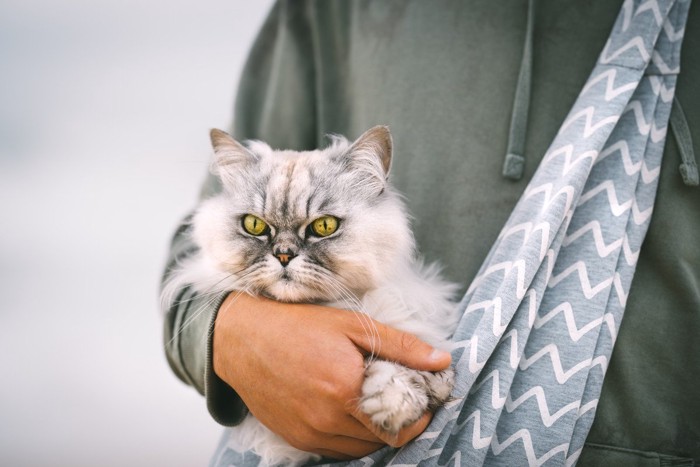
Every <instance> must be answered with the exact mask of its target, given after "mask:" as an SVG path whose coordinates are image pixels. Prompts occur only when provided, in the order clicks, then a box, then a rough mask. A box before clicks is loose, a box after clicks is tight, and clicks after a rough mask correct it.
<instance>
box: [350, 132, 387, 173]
mask: <svg viewBox="0 0 700 467" xmlns="http://www.w3.org/2000/svg"><path fill="white" fill-rule="evenodd" d="M392 148H393V143H392V141H391V133H390V132H389V127H387V126H384V125H378V126H375V127H372V128H370V129H369V130H367V131H365V132H364V133H362V135H361V136H360V137H359V138H357V140H356V141H355V142H354V143H352V146H350V150H349V154H350V157H351V158H353V159H354V160H355V161H356V162H358V163H362V164H368V163H369V164H372V165H375V166H377V164H378V167H379V168H381V171H382V175H383V178H384V179H386V178H387V177H388V176H389V168H390V167H391V152H392Z"/></svg>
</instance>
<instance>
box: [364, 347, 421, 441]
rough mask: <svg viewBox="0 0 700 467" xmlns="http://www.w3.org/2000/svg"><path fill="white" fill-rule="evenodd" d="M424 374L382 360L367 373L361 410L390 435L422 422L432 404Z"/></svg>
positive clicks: (372, 365)
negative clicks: (414, 423) (421, 419)
mask: <svg viewBox="0 0 700 467" xmlns="http://www.w3.org/2000/svg"><path fill="white" fill-rule="evenodd" d="M420 373H421V372H418V371H415V370H411V369H408V368H406V367H403V366H401V365H398V364H396V363H391V362H385V361H381V360H377V361H374V362H372V363H370V364H369V365H368V366H367V369H366V370H365V381H364V384H363V385H362V398H361V399H360V410H362V412H364V413H365V414H366V415H367V416H369V417H370V419H371V420H372V423H374V424H375V425H377V426H378V427H380V428H382V429H383V430H384V431H386V432H388V433H390V434H397V433H398V432H399V430H401V428H403V427H405V426H407V425H410V424H411V423H413V422H415V421H416V420H418V419H419V418H420V417H421V416H422V415H423V413H424V412H425V411H426V410H427V408H428V404H429V397H428V389H427V387H426V380H425V377H424V376H423V375H421V374H420Z"/></svg>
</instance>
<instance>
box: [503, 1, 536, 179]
mask: <svg viewBox="0 0 700 467" xmlns="http://www.w3.org/2000/svg"><path fill="white" fill-rule="evenodd" d="M534 29H535V0H529V1H528V5H527V29H526V31H525V46H524V48H523V59H522V61H521V62H520V73H519V74H518V83H517V85H516V88H515V98H514V99H513V111H512V113H511V118H510V131H509V134H508V148H507V150H506V157H505V160H504V161H503V176H504V177H505V178H509V179H511V180H520V179H521V178H522V177H523V172H524V170H525V139H526V136H527V117H528V111H529V109H530V90H531V89H530V88H531V86H530V82H531V78H532V36H533V34H534Z"/></svg>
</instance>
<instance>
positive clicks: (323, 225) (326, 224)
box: [311, 216, 338, 237]
mask: <svg viewBox="0 0 700 467" xmlns="http://www.w3.org/2000/svg"><path fill="white" fill-rule="evenodd" d="M311 230H312V231H313V233H315V234H316V235H318V236H319V237H327V236H329V235H331V234H333V233H334V232H335V231H336V230H338V218H337V217H333V216H323V217H319V218H318V219H316V220H315V221H313V222H312V223H311Z"/></svg>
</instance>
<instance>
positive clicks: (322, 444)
mask: <svg viewBox="0 0 700 467" xmlns="http://www.w3.org/2000/svg"><path fill="white" fill-rule="evenodd" d="M531 1H532V0H531ZM621 5H622V0H616V1H611V0H594V1H588V2H582V1H579V0H541V1H538V2H537V4H536V8H535V10H534V11H535V15H534V21H533V22H532V24H531V25H530V26H532V29H531V34H532V36H531V38H532V44H533V48H532V56H531V57H530V58H531V62H530V65H531V69H530V70H529V72H530V76H531V91H530V93H529V95H530V108H529V111H526V112H524V115H523V112H520V113H519V114H518V115H517V116H515V117H513V109H514V105H513V104H514V96H515V92H516V89H518V87H519V86H522V82H521V79H519V76H520V75H521V74H522V73H521V68H522V64H523V63H524V60H523V40H524V37H525V36H526V34H528V21H527V19H526V18H527V14H526V13H527V11H528V1H526V0H520V1H514V2H488V1H481V0H464V1H458V0H445V1H440V2H422V1H420V0H407V1H387V2H367V1H347V2H339V1H333V2H318V1H312V0H303V1H302V0H298V1H291V0H286V1H285V0H280V1H278V2H277V3H276V4H275V5H274V7H273V9H272V11H271V12H270V15H269V17H268V19H267V20H266V22H265V24H264V25H263V27H262V30H261V32H260V34H259V36H258V38H257V40H256V41H255V43H254V45H253V48H252V51H251V53H250V57H249V59H248V62H247V64H246V67H245V70H244V73H243V76H242V78H241V81H240V87H239V91H238V97H237V100H236V106H235V117H234V128H233V135H234V136H235V137H236V138H237V139H239V140H245V139H260V140H263V141H266V142H267V143H269V144H270V145H271V146H273V147H277V148H288V149H296V150H307V149H313V148H316V147H320V146H323V145H324V144H325V142H326V140H325V139H324V138H325V135H327V134H331V133H337V134H343V135H346V136H347V137H349V138H354V137H357V136H358V135H359V134H361V133H362V131H364V130H365V129H367V128H370V127H371V126H373V125H376V124H387V125H389V126H390V127H391V130H392V134H393V135H394V143H395V159H394V163H393V167H392V173H391V180H392V182H393V183H394V185H395V186H397V187H398V189H399V191H401V192H402V193H403V194H404V195H405V196H406V201H407V204H408V207H409V210H410V212H411V213H412V214H413V216H414V218H415V221H414V225H413V227H414V232H415V235H416V240H417V243H418V245H419V250H420V252H421V253H422V255H423V256H424V257H425V258H426V259H427V260H428V261H439V262H440V263H441V264H442V265H443V266H444V274H445V275H446V276H447V278H448V279H450V280H452V281H455V282H458V283H460V284H463V286H464V289H466V286H467V285H468V284H469V283H470V282H471V280H472V279H473V278H474V276H475V274H476V272H477V270H478V268H479V266H480V265H481V263H482V261H483V260H484V258H485V257H486V254H487V252H488V250H489V248H490V246H491V244H492V243H493V242H494V240H495V239H496V237H497V235H498V233H499V231H500V229H501V227H502V225H503V224H504V222H505V221H506V219H507V217H508V215H509V214H510V212H511V210H512V209H513V207H514V205H515V203H516V202H517V200H518V198H519V197H520V195H521V194H522V192H523V190H524V189H525V187H526V185H527V182H528V180H529V179H530V177H531V176H532V174H533V173H534V171H535V170H536V168H537V165H538V163H539V161H540V160H541V157H542V155H543V154H545V152H546V150H547V148H548V146H549V143H550V142H551V140H552V139H553V137H554V135H555V134H556V132H557V130H558V128H559V126H560V125H561V123H562V121H563V120H564V118H565V117H566V115H567V112H568V111H569V109H570V107H571V105H572V104H573V102H574V100H575V99H576V97H577V95H578V93H579V91H580V90H581V87H582V86H583V84H584V83H585V81H586V79H587V77H588V74H589V73H590V71H591V69H592V67H593V65H594V64H595V62H596V59H597V57H598V55H599V53H600V51H601V50H602V49H603V46H604V45H605V41H606V39H607V37H608V34H609V32H610V30H611V28H612V25H613V23H614V21H615V18H616V16H617V13H618V11H619V10H620V7H621ZM698 26H700V8H699V7H698V5H697V4H695V5H693V6H692V7H691V11H690V17H689V20H688V26H687V28H686V37H685V39H684V48H683V55H682V60H681V69H682V71H681V73H680V75H679V78H678V86H677V90H676V97H677V98H678V102H679V103H680V105H681V107H682V108H683V110H684V111H685V115H684V116H682V117H681V118H682V120H683V122H685V123H687V125H688V126H689V128H690V134H691V136H692V139H693V141H694V142H695V146H694V154H693V152H692V151H693V146H690V151H691V153H690V156H691V158H697V154H698V152H699V150H698V146H697V144H698V142H699V141H700V87H698V86H697V84H696V83H697V82H698V81H700V57H699V56H698V55H699V54H700V27H698ZM674 111H676V110H674ZM511 118H516V119H520V120H519V124H521V125H522V127H523V128H525V129H526V133H525V135H524V136H525V137H524V141H521V142H522V143H523V144H524V155H525V157H526V159H525V160H524V161H523V165H521V167H522V173H517V171H516V173H515V174H513V173H507V174H506V175H507V176H504V175H503V173H504V172H503V166H504V156H505V154H506V152H507V148H508V144H509V129H510V125H511ZM681 152H682V151H681V150H680V149H679V145H678V144H677V142H676V140H675V139H674V138H673V137H670V136H669V138H668V139H667V143H666V148H665V156H664V162H663V165H662V168H661V172H660V182H659V189H658V195H657V198H656V204H655V209H654V214H653V217H652V222H651V226H650V228H649V232H648V235H647V237H646V240H645V243H644V246H643V248H642V250H641V253H640V256H639V262H638V266H637V270H636V275H635V278H634V282H633V284H632V289H631V291H630V295H629V298H628V302H627V308H626V315H625V318H624V320H623V323H622V326H621V328H620V330H619V335H618V339H617V343H616V347H615V350H614V352H613V356H612V359H611V361H610V365H609V368H608V370H607V374H606V377H605V382H604V385H603V390H602V394H601V398H600V402H599V405H598V408H597V412H596V419H595V422H594V425H593V427H592V429H591V431H590V433H589V435H588V439H587V443H586V446H585V448H584V451H583V453H582V455H581V457H580V459H579V465H620V466H625V465H630V466H632V465H671V464H673V465H693V461H695V462H700V398H698V397H697V378H698V375H700V344H698V339H697V336H698V335H699V334H700V242H698V241H696V237H697V232H698V231H700V209H698V206H700V188H698V187H697V186H692V180H689V179H688V177H687V176H686V177H685V178H684V177H682V176H681V174H679V171H678V167H679V165H680V164H681V162H683V163H684V164H689V165H692V162H693V160H689V159H688V157H689V156H688V145H687V144H686V145H685V152H684V153H683V154H681ZM689 165H686V168H687V167H689ZM520 175H521V177H520V178H518V176H520ZM218 189H219V186H218V184H217V181H216V179H215V178H214V177H212V176H210V177H209V178H208V179H207V180H206V182H205V184H204V188H203V191H202V197H203V198H205V197H207V196H210V195H211V194H213V193H215V192H216V190H218ZM192 249H193V245H192V243H191V241H190V240H189V238H188V236H187V223H186V222H185V223H183V225H182V226H181V227H180V229H178V231H177V232H176V234H175V237H174V240H173V243H172V246H171V251H170V259H169V265H168V268H170V267H172V266H173V265H174V264H175V263H176V262H177V260H178V259H181V258H182V257H184V256H185V255H187V254H188V253H189V252H191V251H192ZM166 275H167V271H166ZM165 311H166V319H165V342H166V343H167V345H166V353H167V357H168V361H169V363H170V365H171V367H172V369H173V371H174V372H175V374H176V375H178V376H179V377H180V378H181V379H182V380H183V381H185V382H186V383H187V384H189V385H191V386H193V387H194V388H195V389H196V390H197V391H199V392H200V393H202V394H203V395H204V396H205V397H206V400H207V405H208V409H209V411H210V413H211V415H212V417H213V418H214V419H215V420H216V421H218V422H219V423H221V424H222V425H225V426H232V425H235V424H237V423H239V422H240V421H241V420H242V418H243V417H244V416H245V414H246V413H247V412H248V411H251V412H252V413H253V414H254V415H255V416H256V417H258V418H259V419H260V420H261V421H262V422H263V423H265V424H266V425H268V426H269V427H270V428H271V429H272V430H273V431H275V432H276V433H278V434H280V435H281V436H282V437H284V438H285V439H287V440H288V441H289V442H290V443H291V444H292V445H294V446H296V447H299V448H301V449H305V450H311V451H313V452H317V453H320V454H324V455H327V456H330V457H335V458H351V457H359V456H362V455H364V454H366V453H369V452H372V451H373V450H376V449H377V448H379V447H381V446H382V445H384V444H387V443H388V444H391V445H394V446H399V445H403V444H405V443H406V442H409V441H410V440H411V439H413V438H414V437H415V436H417V435H418V434H419V433H420V432H421V431H422V430H423V429H424V428H425V426H426V425H427V423H428V422H429V420H430V414H426V415H425V417H424V418H423V419H421V420H420V421H419V422H417V423H416V424H414V425H413V426H410V427H407V428H405V429H404V430H403V431H402V432H401V433H400V435H399V436H398V437H397V438H394V439H390V438H388V437H387V436H386V435H384V434H383V433H381V432H380V431H378V430H376V429H375V428H373V427H372V425H371V424H370V423H368V422H367V420H362V419H361V417H360V416H357V415H356V414H355V412H354V410H353V407H354V406H353V401H354V400H355V398H356V397H357V395H358V394H359V387H360V384H361V378H362V358H363V356H364V355H365V354H366V352H367V343H366V342H364V341H363V338H362V331H361V329H360V330H358V329H357V326H356V325H355V324H354V322H351V320H350V321H349V320H347V319H345V317H344V315H343V314H339V313H337V312H334V310H333V309H330V308H327V307H322V306H317V305H289V304H281V303H276V302H273V301H270V300H266V299H262V298H256V297H252V296H243V297H242V298H241V299H240V300H237V301H235V302H234V301H233V300H232V298H231V296H226V295H223V296H220V297H215V299H212V298H211V297H202V296H197V295H196V294H194V293H193V292H192V291H191V290H189V289H184V290H182V291H181V293H180V295H179V301H176V302H175V303H174V304H172V306H170V307H168V309H167V310H165ZM380 329H381V330H382V348H381V353H380V355H381V356H382V357H383V358H388V359H396V360H398V361H401V362H402V363H404V364H406V365H408V366H412V367H415V368H419V369H426V370H439V369H441V368H444V367H446V366H447V365H449V356H447V355H444V354H441V353H435V352H433V349H432V348H430V347H429V346H428V345H427V344H425V343H422V342H420V341H418V340H417V339H415V338H413V337H411V336H410V335H407V334H404V333H401V332H399V331H397V330H393V329H391V328H388V327H386V326H382V327H381V328H380Z"/></svg>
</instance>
